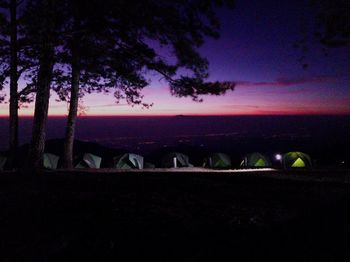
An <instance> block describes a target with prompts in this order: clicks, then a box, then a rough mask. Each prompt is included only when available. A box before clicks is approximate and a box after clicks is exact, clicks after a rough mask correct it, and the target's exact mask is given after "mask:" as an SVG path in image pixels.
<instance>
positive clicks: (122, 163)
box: [113, 153, 143, 169]
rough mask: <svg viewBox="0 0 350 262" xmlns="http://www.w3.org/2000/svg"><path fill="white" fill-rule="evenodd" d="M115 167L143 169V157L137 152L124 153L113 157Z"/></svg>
mask: <svg viewBox="0 0 350 262" xmlns="http://www.w3.org/2000/svg"><path fill="white" fill-rule="evenodd" d="M113 162H114V167H115V168H119V169H143V157H142V156H140V155H137V154H129V153H127V154H123V155H119V156H117V157H115V158H114V159H113Z"/></svg>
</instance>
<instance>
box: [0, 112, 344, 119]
mask: <svg viewBox="0 0 350 262" xmlns="http://www.w3.org/2000/svg"><path fill="white" fill-rule="evenodd" d="M195 116H203V117H205V116H214V117H219V116H227V117H229V116H252V117H257V116H350V112H349V113H281V114H188V115H187V114H169V115H166V114H162V115H159V114H158V115H134V114H131V115H111V114H106V115H102V114H96V115H93V114H91V115H81V116H77V118H84V117H195ZM22 117H24V118H33V117H34V115H19V118H22ZM48 117H62V118H67V117H68V115H58V114H57V115H56V114H52V115H48ZM0 118H9V115H0Z"/></svg>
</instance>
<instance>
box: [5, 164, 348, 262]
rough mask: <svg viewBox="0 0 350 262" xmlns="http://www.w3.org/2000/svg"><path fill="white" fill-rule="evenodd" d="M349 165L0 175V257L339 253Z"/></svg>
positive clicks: (335, 257)
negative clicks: (343, 168)
mask: <svg viewBox="0 0 350 262" xmlns="http://www.w3.org/2000/svg"><path fill="white" fill-rule="evenodd" d="M348 175H350V172H348V171H330V170H327V171H313V172H309V171H305V172H299V173H298V174H295V173H290V172H279V171H273V170H267V171H265V172H261V171H259V172H252V173H242V172H218V173H215V172H205V173H204V172H199V171H198V170H197V171H192V172H191V171H188V170H187V171H186V170H182V171H179V170H178V171H177V172H169V170H168V171H167V172H165V171H164V170H163V171H161V172H151V171H150V172H148V173H140V172H119V173H116V172H111V171H108V170H107V171H105V172H96V171H89V172H85V171H79V172H77V171H75V172H73V171H60V172H47V173H45V174H42V175H41V176H34V177H33V176H29V175H28V174H16V173H10V172H8V173H2V174H0V210H1V212H0V261H118V259H119V261H148V260H150V259H152V260H153V261H154V260H156V261H234V260H236V261H263V260H266V259H268V261H348V260H349V258H350V249H349V248H348V241H346V240H344V237H345V239H347V238H348V236H349V233H350V222H349V221H350V205H349V203H350V184H349V183H348Z"/></svg>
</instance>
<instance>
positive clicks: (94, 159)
mask: <svg viewBox="0 0 350 262" xmlns="http://www.w3.org/2000/svg"><path fill="white" fill-rule="evenodd" d="M101 161H102V158H101V157H99V156H95V155H93V154H90V153H87V154H84V156H83V159H82V160H81V161H80V162H79V163H78V164H77V165H76V166H75V168H100V166H101Z"/></svg>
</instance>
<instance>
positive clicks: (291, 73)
mask: <svg viewBox="0 0 350 262" xmlns="http://www.w3.org/2000/svg"><path fill="white" fill-rule="evenodd" d="M307 2H309V1H308V0H305V1H304V0H299V1H292V2H290V1H272V0H264V1H259V0H250V1H243V0H237V6H236V8H235V9H234V10H233V11H228V10H220V11H219V15H220V17H221V19H222V30H221V38H220V39H219V40H208V41H207V42H206V44H205V45H204V46H203V47H202V48H201V52H202V53H203V54H204V55H205V56H206V57H207V58H208V59H209V61H210V73H211V74H210V80H212V81H215V80H219V81H234V82H237V83H238V84H237V87H236V89H235V90H234V91H233V92H230V93H228V94H227V95H225V96H220V97H213V96H205V97H204V102H203V103H196V102H193V101H192V100H191V99H189V98H175V97H171V95H170V94H169V90H168V88H167V84H166V83H165V82H162V81H161V80H159V78H158V77H156V76H153V77H152V84H151V85H150V86H149V87H146V88H145V90H144V92H143V93H144V95H145V101H146V102H153V103H154V105H153V107H151V108H150V109H142V108H140V107H137V106H135V107H131V106H128V105H125V104H124V103H123V102H121V103H120V104H119V105H117V104H115V100H114V98H113V96H112V95H109V96H107V95H103V94H91V95H87V96H85V97H84V98H83V105H84V106H85V108H86V114H87V115H176V114H187V115H242V114H350V49H349V48H342V49H336V50H335V49H334V50H330V54H329V56H324V55H323V54H322V52H321V47H320V46H319V45H318V44H314V43H313V42H312V41H310V43H311V44H310V47H311V48H310V51H309V52H308V53H307V57H306V61H307V62H308V63H309V65H310V66H309V67H308V68H307V69H303V68H302V64H301V63H300V62H298V58H299V57H300V56H301V51H300V50H299V49H296V48H295V47H293V44H294V42H295V41H296V40H298V39H299V38H300V37H301V32H302V31H303V30H304V29H305V26H306V25H311V24H312V21H313V19H311V18H312V15H313V13H312V9H311V8H310V7H308V6H307ZM66 112H67V105H66V104H65V103H58V102H55V96H54V94H53V95H52V99H51V104H50V114H51V115H64V114H66ZM21 114H22V115H32V114H33V107H32V105H29V107H28V108H24V109H21ZM0 115H8V106H7V105H0Z"/></svg>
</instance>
